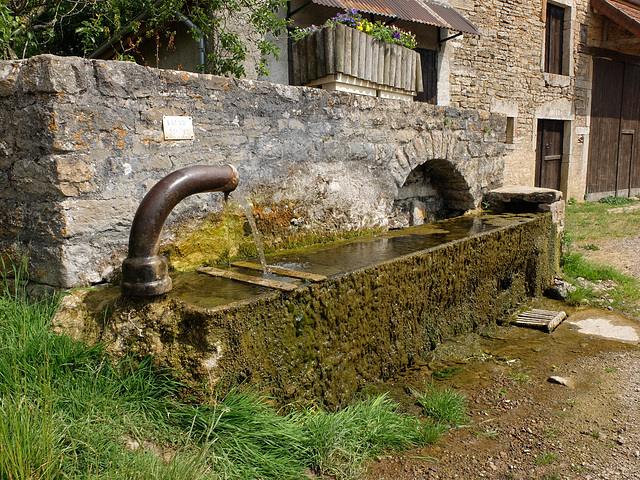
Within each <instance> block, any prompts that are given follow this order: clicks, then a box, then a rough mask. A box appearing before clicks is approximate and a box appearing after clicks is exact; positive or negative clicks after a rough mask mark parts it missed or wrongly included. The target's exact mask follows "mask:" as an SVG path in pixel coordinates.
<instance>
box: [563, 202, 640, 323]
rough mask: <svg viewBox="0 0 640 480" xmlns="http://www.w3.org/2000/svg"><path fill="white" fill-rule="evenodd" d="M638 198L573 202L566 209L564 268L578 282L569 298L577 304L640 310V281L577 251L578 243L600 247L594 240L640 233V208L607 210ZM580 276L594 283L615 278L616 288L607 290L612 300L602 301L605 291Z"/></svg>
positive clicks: (569, 279) (575, 282) (568, 277)
mask: <svg viewBox="0 0 640 480" xmlns="http://www.w3.org/2000/svg"><path fill="white" fill-rule="evenodd" d="M637 201H638V200H637V199H627V198H623V199H615V198H613V197H611V198H606V199H602V200H601V202H599V203H590V202H585V203H580V204H577V203H573V204H572V203H569V204H568V205H567V210H566V219H565V226H566V229H565V233H564V235H563V241H562V243H563V255H562V261H561V267H562V270H563V277H564V279H565V280H567V281H568V282H570V283H571V284H573V285H574V287H575V290H574V291H572V292H569V294H568V298H567V301H568V302H569V303H571V304H574V305H580V304H592V305H600V306H611V307H613V308H616V309H618V310H621V311H625V312H629V313H632V314H633V313H636V314H637V302H638V300H640V282H638V281H637V280H635V279H633V278H631V277H629V276H627V275H624V274H622V273H620V272H619V271H617V270H616V269H614V268H612V267H609V266H606V265H598V264H595V263H593V262H590V261H589V260H587V258H586V256H585V255H584V253H582V252H578V251H576V248H575V244H579V245H580V248H582V249H584V250H596V249H597V246H596V245H595V244H594V243H593V241H595V240H598V239H601V238H606V237H624V236H629V235H636V234H638V233H640V210H638V211H632V212H624V213H607V212H608V211H609V210H611V208H612V206H616V205H627V204H634V203H637ZM578 278H583V279H586V280H588V281H590V282H593V283H598V282H599V281H608V280H612V281H613V282H615V285H614V286H613V288H611V289H608V290H607V292H606V293H607V295H608V296H609V298H610V299H611V300H612V301H611V302H607V303H606V305H605V304H604V303H603V302H602V300H601V297H602V295H603V292H598V291H597V290H596V289H594V288H593V287H592V286H591V285H585V284H584V282H581V281H579V280H578Z"/></svg>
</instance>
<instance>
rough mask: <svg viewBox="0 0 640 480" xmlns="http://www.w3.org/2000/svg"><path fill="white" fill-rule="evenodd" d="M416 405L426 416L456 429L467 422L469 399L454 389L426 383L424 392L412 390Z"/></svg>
mask: <svg viewBox="0 0 640 480" xmlns="http://www.w3.org/2000/svg"><path fill="white" fill-rule="evenodd" d="M411 393H412V394H413V396H414V397H415V398H416V403H418V405H420V406H421V407H422V408H423V409H424V413H425V415H427V416H429V417H431V418H433V419H435V420H436V421H439V422H444V423H446V424H448V425H449V426H452V427H455V426H459V425H463V424H464V423H465V422H466V420H467V398H466V396H465V395H464V394H462V393H459V392H456V391H455V390H453V389H452V388H438V387H434V386H433V385H429V384H427V383H425V385H424V390H423V391H417V390H412V391H411Z"/></svg>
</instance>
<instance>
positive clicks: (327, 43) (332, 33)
mask: <svg viewBox="0 0 640 480" xmlns="http://www.w3.org/2000/svg"><path fill="white" fill-rule="evenodd" d="M322 39H323V41H324V55H325V74H326V75H333V74H335V73H336V50H335V45H336V44H335V39H336V30H335V28H331V27H324V28H323V29H322Z"/></svg>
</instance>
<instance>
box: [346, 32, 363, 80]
mask: <svg viewBox="0 0 640 480" xmlns="http://www.w3.org/2000/svg"><path fill="white" fill-rule="evenodd" d="M349 30H351V74H350V75H351V76H353V77H357V78H360V36H361V35H364V34H363V33H361V32H359V31H358V30H354V29H353V28H350V29H349Z"/></svg>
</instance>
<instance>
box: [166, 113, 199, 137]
mask: <svg viewBox="0 0 640 480" xmlns="http://www.w3.org/2000/svg"><path fill="white" fill-rule="evenodd" d="M162 129H163V130H164V139H165V140H192V139H193V137H194V135H193V121H192V119H191V117H187V116H180V117H178V116H165V117H162Z"/></svg>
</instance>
